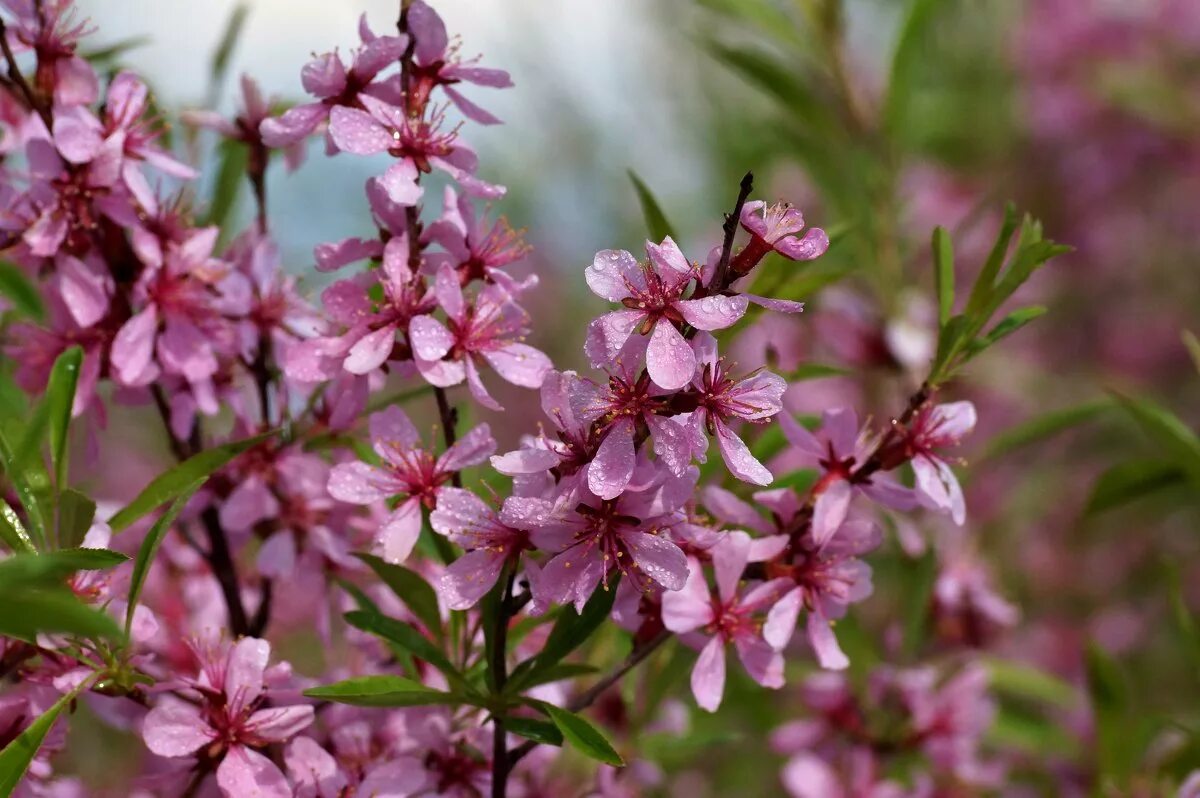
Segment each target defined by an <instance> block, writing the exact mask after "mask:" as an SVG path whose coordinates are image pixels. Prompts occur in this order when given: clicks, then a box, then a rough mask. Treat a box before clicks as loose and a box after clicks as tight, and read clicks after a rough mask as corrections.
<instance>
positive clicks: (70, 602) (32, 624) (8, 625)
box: [0, 585, 121, 641]
mask: <svg viewBox="0 0 1200 798" xmlns="http://www.w3.org/2000/svg"><path fill="white" fill-rule="evenodd" d="M13 587H14V586H11V585H5V586H4V588H3V589H0V606H3V607H4V612H2V613H0V635H8V636H10V637H16V638H19V639H21V640H26V641H32V640H34V639H36V638H37V636H38V635H39V634H42V633H44V632H60V633H64V634H73V635H80V636H83V637H118V636H119V635H120V634H121V630H120V629H119V628H118V627H117V624H116V621H114V620H113V619H112V617H110V616H109V615H108V613H106V612H103V611H101V610H96V609H93V608H91V607H89V606H88V605H86V604H84V603H83V602H81V601H80V600H79V599H78V598H77V597H76V596H75V594H74V593H72V592H71V591H70V590H68V589H67V588H65V587H61V588H30V587H22V588H21V589H19V590H16V589H13Z"/></svg>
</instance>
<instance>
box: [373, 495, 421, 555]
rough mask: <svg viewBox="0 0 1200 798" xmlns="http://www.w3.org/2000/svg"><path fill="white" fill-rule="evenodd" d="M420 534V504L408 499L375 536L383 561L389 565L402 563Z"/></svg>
mask: <svg viewBox="0 0 1200 798" xmlns="http://www.w3.org/2000/svg"><path fill="white" fill-rule="evenodd" d="M420 534H421V502H420V501H418V500H417V499H409V500H407V501H405V502H404V503H403V504H401V505H400V506H399V507H397V508H396V509H395V510H394V511H393V512H392V514H391V515H389V516H388V519H387V521H386V522H384V525H383V527H381V528H380V530H379V532H378V535H377V542H378V544H379V547H380V548H381V549H382V551H383V559H385V560H387V561H388V562H390V563H402V562H404V561H405V560H407V559H408V555H409V554H411V553H412V550H413V546H415V545H417V538H418V537H420Z"/></svg>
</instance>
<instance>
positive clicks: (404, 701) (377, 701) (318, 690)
mask: <svg viewBox="0 0 1200 798" xmlns="http://www.w3.org/2000/svg"><path fill="white" fill-rule="evenodd" d="M304 695H306V696H308V697H309V698H317V699H322V700H325V701H333V702H334V703H337V704H351V705H353V706H356V707H419V706H428V705H430V704H449V705H451V706H454V705H458V704H463V703H468V702H466V701H465V700H464V699H463V698H461V697H459V696H456V695H454V694H453V693H448V692H446V691H444V690H433V689H431V688H429V687H426V686H425V685H423V684H420V683H419V682H414V681H412V680H411V679H405V678H404V677H402V676H362V677H359V678H357V679H346V680H345V681H341V682H335V683H333V684H327V685H323V686H321V687H313V688H311V689H309V690H305V691H304Z"/></svg>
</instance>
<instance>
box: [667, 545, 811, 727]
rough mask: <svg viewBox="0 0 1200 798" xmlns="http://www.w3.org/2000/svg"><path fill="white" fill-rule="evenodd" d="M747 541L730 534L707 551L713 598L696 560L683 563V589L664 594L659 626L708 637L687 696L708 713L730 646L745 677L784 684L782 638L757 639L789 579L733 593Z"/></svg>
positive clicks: (720, 689) (717, 697) (720, 688)
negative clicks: (685, 566)
mask: <svg viewBox="0 0 1200 798" xmlns="http://www.w3.org/2000/svg"><path fill="white" fill-rule="evenodd" d="M749 552H750V537H749V536H748V535H746V534H745V533H744V532H732V533H729V534H728V535H726V537H725V538H724V539H723V540H722V541H721V542H720V543H718V544H717V545H716V546H715V547H714V548H713V550H712V558H713V570H714V572H715V573H716V580H717V598H715V599H714V598H713V596H712V595H711V594H710V593H709V589H708V584H707V583H706V582H705V578H704V571H703V570H702V569H701V567H700V562H699V561H698V560H696V559H695V558H689V560H688V579H687V583H686V584H685V585H684V587H683V589H682V590H680V591H677V592H673V593H672V592H668V593H663V597H662V618H663V624H664V625H665V626H666V627H667V628H668V629H670V630H671V631H672V632H675V633H676V634H685V633H688V632H693V631H697V630H699V631H701V632H703V633H704V634H706V635H708V636H709V639H708V642H707V643H705V644H704V646H703V647H702V648H701V650H700V658H699V659H698V660H696V665H695V667H694V668H693V669H692V694H693V695H694V696H695V697H696V703H697V704H699V705H700V706H701V707H702V708H703V709H706V710H708V711H709V712H715V711H716V710H717V708H718V707H719V706H720V705H721V697H722V695H723V694H724V692H725V646H726V645H730V644H732V645H733V646H734V648H735V649H736V650H737V652H738V657H739V659H741V661H742V665H743V666H744V667H745V668H746V672H747V673H749V674H750V677H751V678H752V679H754V680H755V681H756V682H758V683H759V684H761V685H762V686H764V687H770V688H774V689H778V688H780V687H782V686H783V655H782V654H781V653H780V651H781V650H782V648H783V645H779V643H780V642H782V643H784V644H786V640H782V641H780V640H776V641H775V644H772V643H771V642H768V641H767V640H766V639H764V637H763V635H762V628H763V618H762V617H759V616H761V614H762V613H765V612H766V610H767V609H768V608H769V607H770V606H771V605H772V604H773V603H775V602H776V601H777V600H778V599H779V597H780V596H781V595H782V593H783V592H784V591H786V590H787V588H788V580H786V579H773V580H771V581H769V582H762V583H759V584H756V585H754V586H752V587H749V588H747V589H746V590H745V591H742V592H741V593H739V592H738V582H739V581H740V580H741V576H742V571H743V569H744V568H745V567H746V563H747V557H748V555H749Z"/></svg>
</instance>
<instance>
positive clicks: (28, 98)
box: [0, 19, 54, 130]
mask: <svg viewBox="0 0 1200 798" xmlns="http://www.w3.org/2000/svg"><path fill="white" fill-rule="evenodd" d="M0 50H3V51H4V61H5V63H6V64H8V79H9V80H10V81H12V83H13V84H14V85H16V87H17V89H18V90H19V91H20V93H21V97H22V98H23V99H24V100H25V102H26V104H27V105H28V106H29V108H30V110H32V111H35V112H36V113H37V115H38V116H40V117H41V118H42V121H43V122H45V123H46V129H47V130H50V129H51V128H52V127H53V125H54V120H53V118H52V117H51V116H50V109H49V108H47V107H46V105H45V104H44V103H41V102H39V101H38V98H37V95H36V94H35V93H34V91H33V88H32V87H30V85H29V82H28V81H26V80H25V75H23V74H22V73H21V68H20V67H19V66H17V58H16V56H15V55H13V51H12V47H11V46H9V43H8V27H7V26H6V25H5V24H4V20H2V19H0Z"/></svg>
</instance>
